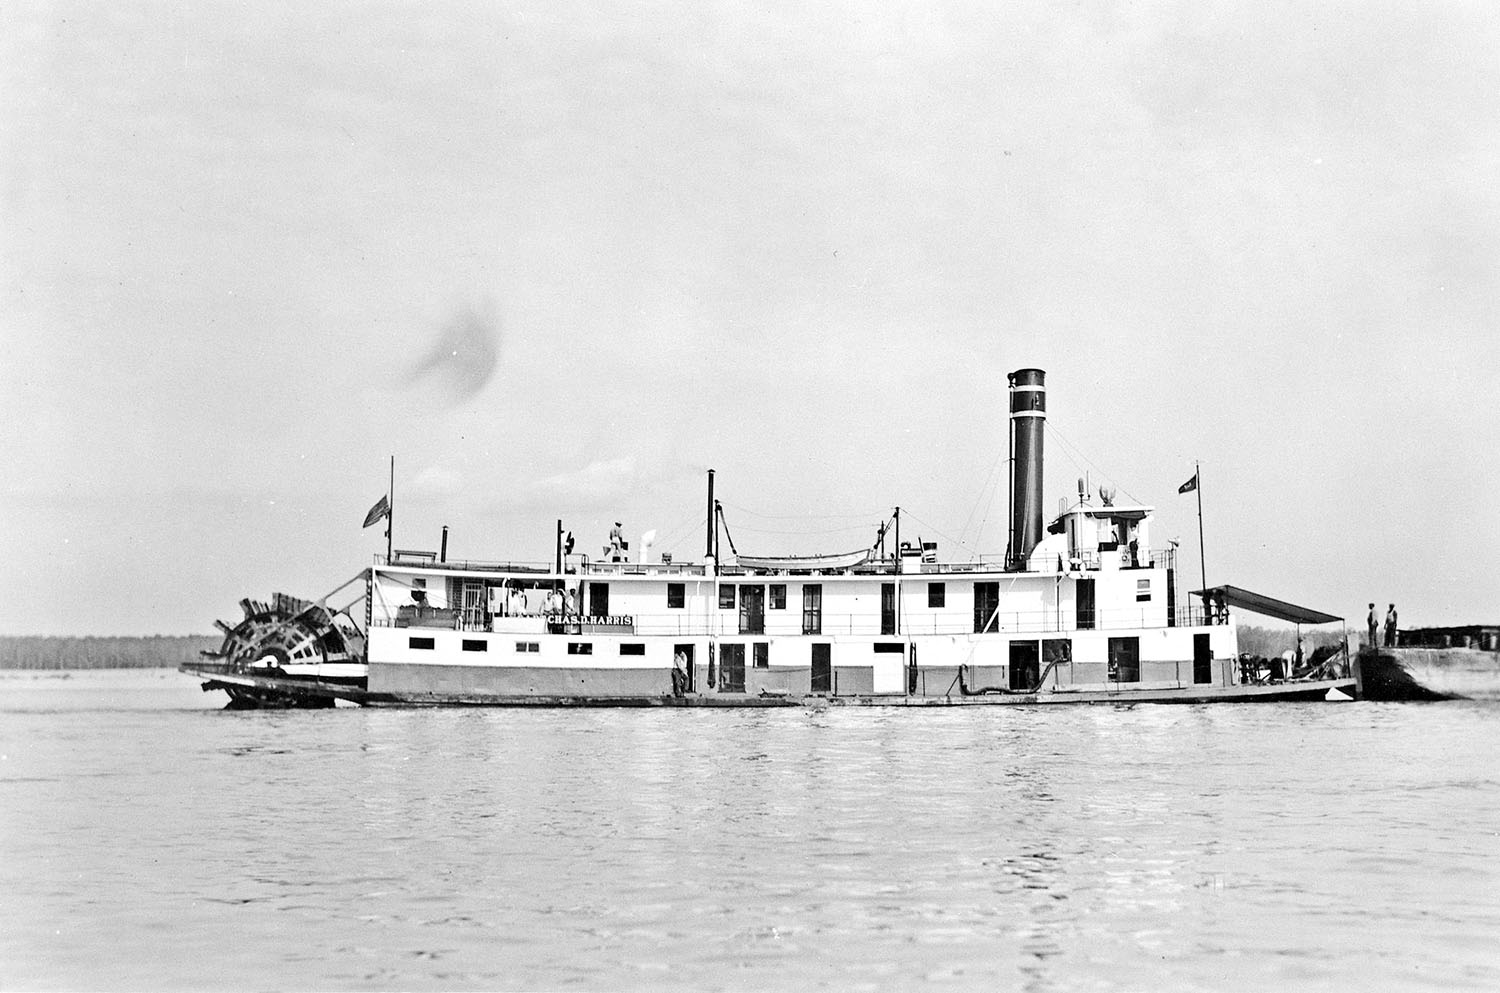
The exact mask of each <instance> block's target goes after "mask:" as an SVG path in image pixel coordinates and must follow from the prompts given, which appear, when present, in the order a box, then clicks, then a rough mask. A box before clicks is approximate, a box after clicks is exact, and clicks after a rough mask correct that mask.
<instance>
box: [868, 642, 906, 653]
mask: <svg viewBox="0 0 1500 993" xmlns="http://www.w3.org/2000/svg"><path fill="white" fill-rule="evenodd" d="M905 649H906V646H905V645H903V644H901V642H899V641H877V642H875V654H876V655H900V654H901V653H902V652H903V651H904V650H905Z"/></svg>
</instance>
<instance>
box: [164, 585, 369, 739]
mask: <svg viewBox="0 0 1500 993" xmlns="http://www.w3.org/2000/svg"><path fill="white" fill-rule="evenodd" d="M240 608H241V609H242V610H243V611H244V615H245V616H244V618H243V619H242V620H241V621H240V622H239V623H238V624H235V625H233V626H231V625H229V624H227V623H225V622H224V621H215V622H214V623H215V624H216V625H217V626H218V628H219V630H220V631H222V632H224V642H223V644H221V645H220V646H219V648H218V650H217V651H212V652H204V653H203V660H202V661H201V662H199V663H197V664H196V665H193V666H191V667H187V666H185V667H184V669H186V670H188V671H191V672H194V673H196V674H198V675H203V676H208V677H210V678H209V681H208V682H206V683H204V684H203V689H204V690H205V691H209V690H224V691H225V692H227V693H228V694H229V705H228V707H229V709H231V710H254V709H261V708H289V707H309V708H317V707H332V706H333V705H334V702H335V701H336V700H337V699H340V698H343V699H349V700H356V701H357V700H359V699H360V697H361V696H362V695H363V693H364V690H365V686H366V674H367V668H366V665H365V637H364V634H363V633H362V632H361V631H360V630H359V628H358V626H357V625H356V624H355V623H354V620H353V618H351V617H350V616H349V615H348V614H347V613H345V612H343V611H333V610H330V609H329V608H328V607H327V606H325V605H324V604H322V603H319V602H315V601H311V600H301V599H298V598H297V597H293V596H288V595H286V594H284V593H277V594H275V595H274V596H273V597H272V598H271V600H270V601H269V602H266V601H259V600H250V599H245V600H241V601H240Z"/></svg>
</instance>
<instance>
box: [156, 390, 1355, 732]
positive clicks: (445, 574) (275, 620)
mask: <svg viewBox="0 0 1500 993" xmlns="http://www.w3.org/2000/svg"><path fill="white" fill-rule="evenodd" d="M1008 379H1009V388H1010V432H1009V433H1010V451H1011V458H1010V481H1009V486H1010V505H1011V512H1010V541H1009V548H1008V550H1007V552H1006V554H1005V556H1004V558H1003V560H997V561H993V562H985V561H983V560H981V561H978V562H975V561H972V560H971V561H945V560H944V559H943V558H942V557H941V556H940V554H939V550H938V547H937V544H936V543H935V542H928V541H923V540H920V539H919V540H917V541H915V542H902V541H901V539H900V527H901V512H900V509H899V508H897V509H895V510H894V512H893V514H892V516H891V518H890V520H889V521H887V522H886V524H883V525H882V526H881V527H880V528H879V530H878V532H877V537H876V540H875V541H874V542H873V543H872V544H871V546H870V547H868V548H863V549H859V550H856V551H852V552H848V553H842V554H835V555H813V556H753V555H744V554H739V553H738V552H737V551H736V550H735V549H734V546H733V540H732V537H730V536H729V535H728V530H727V522H726V521H725V520H724V517H723V509H722V506H721V505H720V504H719V503H718V502H717V501H716V500H715V499H714V473H713V471H712V470H710V471H709V473H708V502H707V511H708V514H707V526H706V528H705V535H704V545H703V548H704V554H703V556H702V558H700V559H697V560H695V561H691V562H676V561H672V560H671V558H670V557H669V556H667V555H661V556H656V557H655V558H654V559H653V557H652V556H651V555H650V553H649V547H648V546H647V545H646V544H645V543H642V544H641V545H640V546H639V547H638V552H637V555H636V557H635V559H634V561H632V560H631V557H630V554H629V549H628V547H627V546H626V543H625V542H624V541H623V540H621V538H620V535H619V531H618V527H617V528H616V531H615V532H613V533H612V535H611V541H610V543H609V545H608V546H607V547H605V549H604V554H603V555H602V556H600V557H599V558H596V559H595V558H590V557H588V556H584V555H575V554H573V553H572V550H571V548H570V547H567V546H568V545H570V544H571V542H568V543H567V544H566V545H565V543H564V541H563V538H562V529H561V524H560V523H559V529H558V545H557V549H556V554H555V556H554V559H553V561H552V562H550V563H510V562H474V561H448V559H447V555H446V533H445V537H444V548H443V550H442V551H441V552H438V553H432V552H410V551H400V550H391V549H389V547H388V551H387V554H386V555H385V556H383V557H377V559H376V561H375V563H374V564H373V565H372V566H371V567H369V568H367V569H365V570H363V571H361V572H360V573H359V574H358V575H357V576H356V577H355V578H354V579H352V580H350V581H349V582H348V583H346V584H344V586H343V587H341V588H339V589H337V590H334V591H333V592H332V593H330V594H329V595H328V596H325V597H323V598H320V599H318V600H303V599H299V598H295V597H290V596H286V595H282V594H277V595H276V596H275V597H273V598H272V599H271V600H269V601H253V600H243V601H241V607H242V609H243V612H244V617H243V618H242V619H241V620H240V621H238V622H237V623H235V624H233V625H230V624H227V623H224V622H220V625H219V626H220V628H221V629H222V631H223V633H224V641H223V644H222V645H221V647H220V648H219V649H218V650H217V651H215V652H209V653H205V657H204V658H203V659H201V660H200V661H197V662H194V663H191V664H188V665H184V666H182V671H184V672H186V673H189V674H191V675H194V676H198V677H201V678H203V679H204V680H205V682H204V684H203V685H204V689H205V690H224V691H226V692H227V693H228V694H229V697H230V706H231V707H329V706H334V705H335V704H336V703H337V702H340V701H342V702H347V703H352V704H358V705H365V706H382V705H385V706H390V705H397V706H424V705H425V706H435V705H449V706H461V705H487V706H522V705H530V706H704V707H785V706H906V707H910V706H974V705H1000V704H1026V705H1038V704H1054V703H1110V702H1154V703H1200V702H1219V701H1223V702H1231V701H1273V700H1325V699H1349V698H1350V697H1351V696H1352V695H1353V694H1354V692H1355V683H1354V680H1353V679H1352V678H1351V677H1350V668H1349V665H1348V652H1347V647H1345V648H1344V650H1343V651H1342V652H1341V653H1339V654H1337V655H1334V656H1331V657H1327V658H1324V659H1321V660H1319V659H1318V658H1317V657H1316V656H1315V657H1314V659H1313V660H1310V661H1309V662H1307V663H1303V660H1301V659H1300V658H1299V659H1297V660H1295V663H1292V664H1281V661H1280V660H1274V661H1267V660H1252V659H1247V658H1244V657H1242V656H1241V655H1240V653H1239V651H1238V646H1237V639H1236V620H1235V618H1236V614H1235V612H1234V611H1237V610H1248V611H1253V612H1257V613H1261V614H1267V615H1270V616H1272V617H1276V618H1279V619H1281V620H1284V621H1290V622H1293V623H1296V624H1299V625H1300V624H1322V623H1331V622H1336V621H1338V620H1340V619H1339V618H1337V617H1335V616H1333V615H1330V614H1325V613H1322V612H1320V611H1316V610H1312V609H1310V608H1306V607H1301V606H1298V605H1295V604H1292V603H1288V602H1286V601H1283V600H1278V599H1275V598H1272V597H1267V596H1262V595H1259V594H1255V593H1252V592H1250V591H1247V590H1243V589H1240V588H1238V587H1234V586H1219V587H1214V588H1211V589H1210V588H1204V589H1200V590H1195V591H1191V592H1188V593H1187V594H1186V595H1184V594H1183V593H1180V592H1179V590H1178V585H1179V573H1178V569H1177V563H1176V549H1175V547H1168V548H1165V549H1153V548H1152V544H1151V537H1152V536H1151V526H1152V521H1153V508H1152V507H1150V506H1146V505H1142V504H1131V503H1118V502H1116V501H1115V499H1114V494H1113V493H1111V492H1109V491H1108V490H1102V491H1101V492H1100V493H1098V494H1097V495H1096V494H1093V493H1091V492H1090V491H1089V489H1088V488H1087V487H1085V486H1083V485H1080V487H1079V491H1078V493H1077V495H1076V497H1072V498H1069V499H1066V500H1064V501H1062V502H1061V503H1060V505H1059V507H1058V511H1057V513H1056V515H1055V516H1054V517H1052V518H1051V520H1050V521H1048V520H1045V519H1044V514H1043V509H1042V463H1043V429H1044V426H1045V421H1046V409H1047V405H1046V386H1045V374H1044V373H1043V371H1042V370H1040V369H1021V370H1018V371H1016V372H1014V373H1012V374H1011V375H1010V376H1009V377H1008ZM1196 481H1197V475H1196V474H1195V475H1194V485H1196ZM390 511H391V506H390V503H389V502H388V501H386V500H384V499H383V500H382V501H381V503H380V504H377V506H376V508H375V509H374V510H372V516H378V512H383V514H384V516H385V517H386V522H387V526H388V527H389V525H390V520H389V515H390ZM366 523H367V525H368V524H369V523H370V521H367V522H366ZM445 531H446V529H445ZM387 535H389V530H388V531H387ZM726 537H729V542H728V543H729V549H728V554H724V549H723V547H722V546H723V544H724V540H725V538H726ZM887 538H890V540H891V550H890V552H889V553H888V552H887V550H886V549H887ZM357 585H358V586H362V591H361V593H360V595H359V596H358V598H357V599H356V600H354V601H352V602H351V603H350V604H348V605H347V606H345V607H344V608H342V609H340V608H337V607H335V606H332V605H331V603H332V601H333V598H334V596H335V594H338V593H340V592H341V591H343V590H347V589H349V588H351V587H353V586H357ZM356 604H359V605H362V608H363V609H362V617H360V616H357V615H358V614H359V613H361V612H360V611H358V610H357V609H356ZM351 611H354V612H352V613H351ZM1346 644H1347V643H1346Z"/></svg>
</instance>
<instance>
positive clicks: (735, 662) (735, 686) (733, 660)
mask: <svg viewBox="0 0 1500 993" xmlns="http://www.w3.org/2000/svg"><path fill="white" fill-rule="evenodd" d="M719 690H720V692H722V693H743V692H745V646H744V645H720V646H719Z"/></svg>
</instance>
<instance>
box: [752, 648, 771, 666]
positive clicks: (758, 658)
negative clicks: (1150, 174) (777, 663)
mask: <svg viewBox="0 0 1500 993" xmlns="http://www.w3.org/2000/svg"><path fill="white" fill-rule="evenodd" d="M750 648H751V651H752V653H753V654H754V658H755V668H757V669H765V668H767V667H768V666H770V664H771V643H770V642H768V641H757V642H756V643H755V644H754V645H752V646H750Z"/></svg>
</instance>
